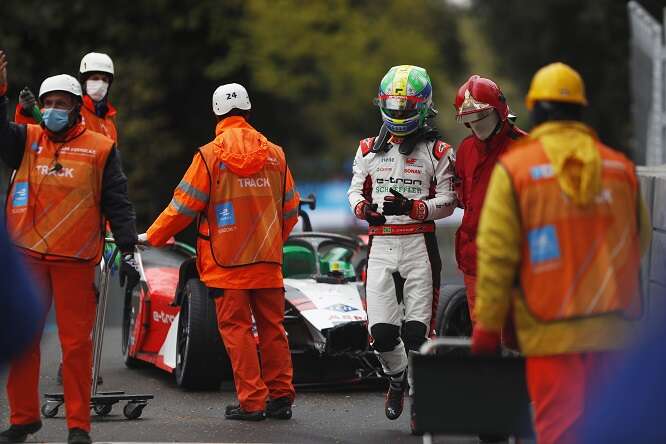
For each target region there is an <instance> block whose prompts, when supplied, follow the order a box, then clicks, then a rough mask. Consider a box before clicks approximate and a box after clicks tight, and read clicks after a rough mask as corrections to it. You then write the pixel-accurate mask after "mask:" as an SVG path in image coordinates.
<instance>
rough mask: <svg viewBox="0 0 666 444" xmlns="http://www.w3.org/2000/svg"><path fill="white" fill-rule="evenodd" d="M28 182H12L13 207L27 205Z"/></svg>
mask: <svg viewBox="0 0 666 444" xmlns="http://www.w3.org/2000/svg"><path fill="white" fill-rule="evenodd" d="M28 190H29V186H28V182H16V184H14V197H13V198H12V206H13V207H25V206H27V205H28Z"/></svg>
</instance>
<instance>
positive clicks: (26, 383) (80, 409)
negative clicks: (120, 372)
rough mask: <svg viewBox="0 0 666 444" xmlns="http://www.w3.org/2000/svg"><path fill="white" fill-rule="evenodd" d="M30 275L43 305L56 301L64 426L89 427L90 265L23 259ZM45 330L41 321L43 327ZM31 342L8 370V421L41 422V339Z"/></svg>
mask: <svg viewBox="0 0 666 444" xmlns="http://www.w3.org/2000/svg"><path fill="white" fill-rule="evenodd" d="M26 263H27V264H28V268H29V270H30V271H31V276H32V277H33V278H34V279H35V280H36V282H37V284H38V285H40V286H41V289H42V294H43V295H44V296H45V297H46V298H47V300H46V306H47V307H50V306H51V302H52V301H53V302H54V303H55V314H56V323H57V325H58V336H59V337H60V344H61V347H62V357H63V359H62V362H63V365H62V379H63V385H64V389H65V411H66V417H67V428H69V429H71V428H74V427H77V428H80V429H83V430H86V431H90V384H91V380H92V374H91V373H92V340H91V338H90V334H91V332H92V328H93V325H94V322H95V311H96V300H95V291H94V279H95V267H94V266H93V265H80V264H63V263H59V264H57V263H52V262H46V261H39V260H35V259H32V258H27V260H26ZM42 328H43V325H42ZM40 339H41V332H40V334H39V335H38V337H37V338H36V339H35V342H34V343H33V345H32V346H31V347H30V348H29V349H28V350H26V351H25V352H24V353H23V354H22V355H21V356H20V357H19V358H17V359H16V360H14V361H13V362H12V363H11V365H10V368H9V377H8V379H7V397H8V398H9V409H10V415H11V416H10V422H11V424H16V425H19V424H28V423H31V422H35V421H39V420H40V411H39V406H40V402H39V365H40V350H39V342H40Z"/></svg>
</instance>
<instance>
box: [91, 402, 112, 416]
mask: <svg viewBox="0 0 666 444" xmlns="http://www.w3.org/2000/svg"><path fill="white" fill-rule="evenodd" d="M112 408H113V406H112V405H111V404H95V405H94V406H93V410H94V411H95V414H96V415H97V416H106V415H108V414H109V413H111V409H112Z"/></svg>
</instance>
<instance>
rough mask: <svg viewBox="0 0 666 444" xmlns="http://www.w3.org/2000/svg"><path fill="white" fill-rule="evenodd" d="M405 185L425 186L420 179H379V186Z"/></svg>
mask: <svg viewBox="0 0 666 444" xmlns="http://www.w3.org/2000/svg"><path fill="white" fill-rule="evenodd" d="M388 183H390V184H396V185H397V184H400V183H402V184H404V185H423V182H422V181H420V180H419V179H403V178H402V177H398V178H397V179H396V178H395V177H389V178H388V179H381V178H377V185H383V184H388Z"/></svg>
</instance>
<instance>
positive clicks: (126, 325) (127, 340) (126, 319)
mask: <svg viewBox="0 0 666 444" xmlns="http://www.w3.org/2000/svg"><path fill="white" fill-rule="evenodd" d="M142 291H146V286H145V283H144V282H141V283H140V284H139V285H137V286H136V287H134V288H133V289H132V291H131V292H126V293H125V304H124V305H123V339H122V344H121V345H122V352H123V361H124V362H125V366H126V367H127V368H137V367H140V366H141V364H142V362H141V361H140V360H138V359H136V358H133V357H132V356H130V354H129V350H130V345H131V344H132V341H133V340H134V327H135V325H136V317H137V316H138V315H139V305H140V304H141V292H142Z"/></svg>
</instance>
